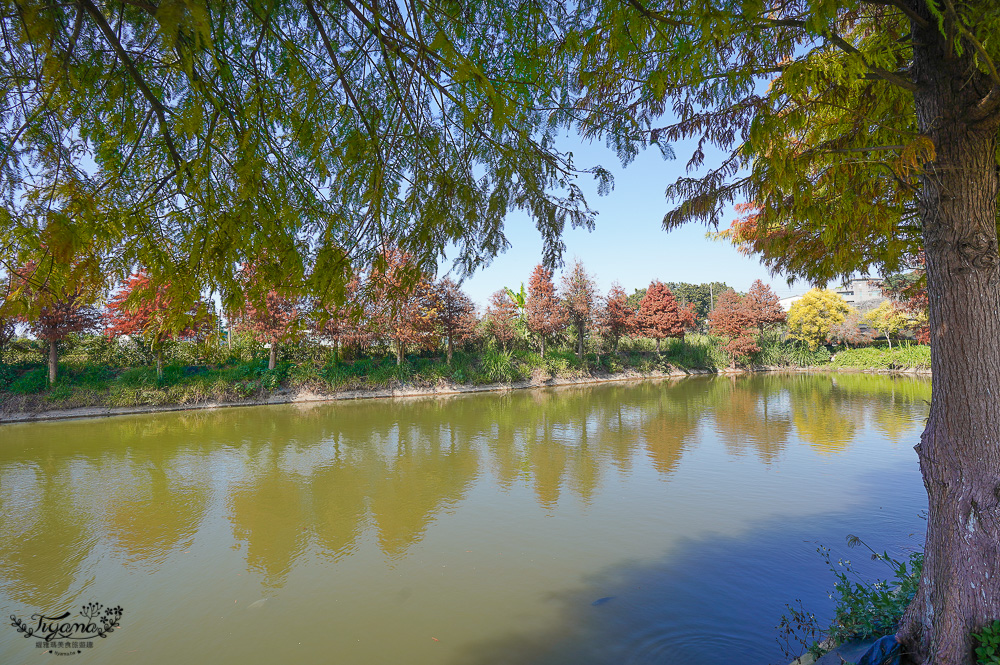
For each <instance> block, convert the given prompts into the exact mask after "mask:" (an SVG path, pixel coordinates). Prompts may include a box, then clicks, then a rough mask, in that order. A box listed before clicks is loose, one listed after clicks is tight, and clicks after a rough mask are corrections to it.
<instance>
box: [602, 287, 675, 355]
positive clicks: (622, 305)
mask: <svg viewBox="0 0 1000 665" xmlns="http://www.w3.org/2000/svg"><path fill="white" fill-rule="evenodd" d="M685 311H692V312H693V310H685ZM596 318H597V331H598V333H599V334H600V335H601V337H603V338H604V339H606V340H607V342H608V344H609V346H610V347H611V351H612V353H615V352H617V351H618V341H619V340H620V339H621V338H622V337H624V336H626V335H629V334H631V333H632V331H633V330H634V329H635V321H636V313H635V310H633V309H632V308H631V307H630V306H629V304H628V296H627V295H626V294H625V290H624V289H623V288H622V287H621V284H619V283H617V282H615V283H614V284H612V285H611V290H610V291H608V295H607V296H605V298H604V303H603V306H602V307H601V308H600V309H599V310H598V311H597V317H596ZM691 324H692V325H694V319H693V318H692V320H691Z"/></svg>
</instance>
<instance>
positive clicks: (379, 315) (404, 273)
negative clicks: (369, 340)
mask: <svg viewBox="0 0 1000 665" xmlns="http://www.w3.org/2000/svg"><path fill="white" fill-rule="evenodd" d="M365 286H366V294H365V298H366V307H365V312H366V319H367V322H368V324H369V326H370V330H371V331H372V334H373V336H375V337H382V338H384V339H388V340H389V341H391V342H392V345H393V346H394V347H395V350H396V364H397V365H402V364H403V358H404V357H405V355H406V349H407V348H408V347H410V346H413V345H421V346H425V347H431V346H434V345H435V343H436V342H437V338H436V336H435V334H434V331H433V326H432V325H431V322H430V313H429V312H428V310H427V309H426V308H425V307H423V303H424V302H425V298H424V295H425V294H426V292H427V290H428V289H429V288H430V278H429V277H428V276H427V275H426V274H425V273H424V272H423V271H422V270H421V269H420V267H419V266H418V265H417V264H416V263H415V262H414V260H413V257H412V256H410V255H409V254H407V253H406V252H403V251H402V250H399V249H388V250H386V251H385V252H383V254H382V255H381V256H380V257H378V260H376V262H375V263H374V265H373V266H372V268H371V270H370V271H369V273H368V280H367V283H366V285H365Z"/></svg>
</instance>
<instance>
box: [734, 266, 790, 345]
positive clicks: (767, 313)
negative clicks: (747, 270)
mask: <svg viewBox="0 0 1000 665" xmlns="http://www.w3.org/2000/svg"><path fill="white" fill-rule="evenodd" d="M744 302H745V305H746V308H747V311H748V312H749V314H750V316H751V317H752V318H753V320H754V324H755V325H756V326H757V330H758V333H759V334H760V335H763V334H764V330H765V329H767V328H768V327H770V326H774V325H776V324H778V323H783V322H784V321H785V319H786V318H787V317H786V315H785V310H783V309H782V308H781V303H779V302H778V294H776V293H775V292H774V291H773V290H772V289H771V287H770V286H768V285H766V284H764V282H762V281H760V280H759V279H757V280H754V283H753V284H752V285H751V286H750V291H749V292H748V293H747V296H746V298H745V299H744Z"/></svg>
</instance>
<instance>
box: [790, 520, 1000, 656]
mask: <svg viewBox="0 0 1000 665" xmlns="http://www.w3.org/2000/svg"><path fill="white" fill-rule="evenodd" d="M847 545H848V547H859V546H860V547H863V548H865V549H867V550H868V551H869V552H870V556H871V559H872V560H873V561H882V562H883V563H885V564H886V565H887V566H888V567H889V569H890V570H891V571H892V577H891V578H889V579H888V580H875V581H868V580H865V579H862V578H861V577H860V576H859V575H858V573H857V572H856V571H855V570H854V569H853V568H852V567H851V562H850V561H837V562H836V563H834V562H833V559H832V557H831V554H830V550H829V549H828V548H826V547H820V548H818V549H817V550H816V551H817V552H819V553H820V555H821V556H822V557H823V560H824V561H825V562H826V564H827V566H829V567H830V570H831V571H832V572H833V574H834V576H835V577H836V580H837V581H836V583H835V584H834V592H833V594H832V595H831V598H833V599H834V600H835V601H836V607H835V608H834V617H833V621H832V622H831V623H830V626H829V628H827V629H826V630H825V631H820V630H819V629H818V622H817V620H816V616H815V615H814V614H812V613H809V612H806V611H805V610H804V609H803V608H802V607H801V602H800V603H799V607H798V608H795V607H792V606H791V605H786V606H785V607H786V609H787V610H788V613H787V614H785V615H783V616H782V618H781V622H780V623H779V625H778V626H777V628H778V632H779V636H778V644H780V645H781V647H782V650H783V651H784V653H785V655H786V656H792V657H795V656H794V654H793V652H792V650H791V649H792V643H793V642H797V643H798V644H799V645H801V646H802V647H803V648H804V650H806V651H808V652H809V653H811V654H813V655H814V656H819V655H821V654H822V653H823V652H824V651H826V650H827V647H828V646H830V647H836V646H839V645H841V644H844V643H845V642H849V641H851V640H863V639H868V638H872V637H882V636H884V635H891V634H893V633H895V632H896V630H897V628H898V626H899V622H900V620H901V619H902V618H903V612H904V611H905V610H906V607H907V606H908V605H909V604H910V601H912V600H913V597H914V596H915V595H916V593H917V584H918V582H919V581H920V572H921V570H923V563H924V555H923V553H922V552H914V553H912V554H910V556H909V561H899V560H897V559H894V558H892V557H891V556H889V554H888V553H887V552H876V551H875V550H873V549H872V548H871V547H869V546H868V544H866V543H865V542H864V541H863V540H861V539H860V538H858V537H857V536H848V537H847ZM820 633H823V634H825V635H826V637H827V641H826V643H821V641H820V640H819V639H818V636H819V635H820ZM997 634H998V639H1000V632H998V633H997ZM987 662H993V661H987ZM996 662H997V663H998V664H1000V660H998V661H996Z"/></svg>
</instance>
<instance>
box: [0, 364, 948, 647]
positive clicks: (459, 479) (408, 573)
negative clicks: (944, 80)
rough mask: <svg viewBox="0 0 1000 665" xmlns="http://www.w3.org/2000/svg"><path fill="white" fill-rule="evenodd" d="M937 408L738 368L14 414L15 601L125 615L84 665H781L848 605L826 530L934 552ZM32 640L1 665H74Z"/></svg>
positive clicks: (11, 593)
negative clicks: (567, 384) (924, 432)
mask: <svg viewBox="0 0 1000 665" xmlns="http://www.w3.org/2000/svg"><path fill="white" fill-rule="evenodd" d="M929 396H930V385H929V383H928V382H926V381H923V380H918V379H910V378H890V377H881V376H864V375H835V376H825V375H809V376H754V377H746V378H736V379H732V378H725V377H719V378H691V379H684V380H681V381H678V382H666V381H663V382H644V383H633V384H616V385H604V386H598V387H588V388H563V389H551V390H548V389H547V390H537V391H521V392H515V393H511V394H506V395H496V394H479V395H467V396H458V397H450V398H441V399H414V400H397V401H386V400H378V401H366V402H351V403H335V404H314V405H309V406H291V405H290V406H271V407H259V408H243V409H224V410H219V411H212V412H189V413H169V414H158V415H147V416H134V417H131V416H130V417H120V418H113V419H94V420H79V421H66V422H54V423H37V424H29V425H5V426H2V427H0V612H2V615H3V617H4V618H5V619H6V617H8V616H10V615H14V616H16V617H18V618H19V619H21V620H24V621H25V622H26V623H27V624H29V625H34V623H33V621H32V620H31V619H30V617H31V615H33V614H38V613H42V614H46V615H49V616H58V615H59V614H62V613H63V612H66V611H69V612H71V613H72V615H74V616H71V618H70V619H69V620H73V619H74V618H75V620H78V621H79V620H81V618H80V617H79V616H78V615H77V613H78V612H79V611H80V608H81V607H82V606H83V604H85V603H89V602H98V603H101V604H102V605H104V606H121V607H122V609H123V615H122V617H121V621H120V626H119V627H118V628H117V629H115V631H114V632H113V633H110V634H108V635H107V637H106V638H99V637H98V638H93V639H92V640H91V641H92V642H93V647H92V648H87V647H82V648H74V647H72V645H66V646H64V647H62V648H60V649H57V651H62V652H73V653H72V655H71V656H66V660H68V661H69V662H77V663H111V664H116V663H164V664H167V663H170V664H174V663H181V662H192V663H215V664H221V663H284V662H293V663H343V664H363V665H367V664H374V665H381V664H383V663H385V664H390V663H407V664H420V663H434V664H444V665H464V664H473V665H479V664H483V665H486V664H491V665H492V664H495V663H540V664H546V665H548V664H554V663H566V664H570V663H573V664H577V663H615V664H618V663H672V664H673V663H676V664H681V665H683V664H692V663H719V662H739V663H748V664H753V663H760V664H761V665H765V664H767V663H769V662H774V663H778V662H781V661H782V660H783V657H782V653H781V649H780V648H779V647H778V645H777V644H776V642H775V631H774V626H775V625H776V624H777V622H778V620H779V618H780V616H781V614H782V611H783V609H784V604H785V603H786V602H791V601H792V600H793V599H796V598H801V599H803V600H804V601H805V604H806V606H807V607H809V608H811V609H814V610H817V611H818V612H819V613H820V614H823V613H824V612H829V609H830V605H829V604H830V602H831V601H830V600H829V599H828V598H827V591H828V590H829V588H830V587H831V586H832V577H831V576H830V575H829V574H828V573H826V572H825V567H824V564H823V563H822V561H821V559H820V557H819V556H818V555H817V554H816V553H815V549H816V545H817V543H822V544H825V545H829V546H832V547H833V548H834V549H835V551H837V552H838V553H841V552H843V553H844V554H845V555H848V556H849V554H850V553H851V552H850V551H848V550H846V548H845V547H844V546H843V543H844V537H845V536H846V535H847V534H848V533H856V534H858V535H861V536H862V537H864V538H866V540H868V542H869V543H870V544H872V545H873V546H874V547H875V548H876V549H881V548H883V547H885V548H889V549H890V551H895V552H900V551H901V550H905V549H907V548H913V547H916V546H917V545H918V544H919V543H920V542H921V540H922V533H923V522H922V521H921V519H920V516H919V513H920V511H921V510H922V509H923V508H924V506H925V500H924V496H923V487H922V484H921V481H920V476H919V472H918V469H917V462H916V455H915V453H914V452H913V450H912V446H913V445H914V444H915V443H916V441H917V437H918V435H919V431H920V429H921V427H922V423H923V421H924V418H925V417H926V412H927V404H926V400H928V399H929ZM855 554H856V556H857V559H859V560H863V559H865V557H864V556H862V555H861V554H859V553H855ZM859 563H860V564H861V565H862V567H864V566H865V565H866V564H865V563H864V562H863V561H859ZM867 565H868V566H869V567H870V565H871V564H870V563H869V564H867ZM4 623H5V624H7V623H9V621H6V620H5V621H4ZM38 639H39V638H35V637H32V638H29V639H25V638H24V637H22V636H21V635H20V634H19V633H18V631H17V630H16V629H15V628H14V627H12V626H9V625H5V626H4V627H3V628H0V662H2V663H44V662H49V660H51V659H54V658H56V655H54V654H49V653H45V649H44V648H38V647H37V646H36V644H37V643H38ZM66 642H69V640H66ZM78 646H79V645H78ZM67 647H68V648H67ZM77 651H79V652H80V653H76V652H77ZM720 654H725V656H723V655H720ZM785 662H787V659H786V660H785Z"/></svg>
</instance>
